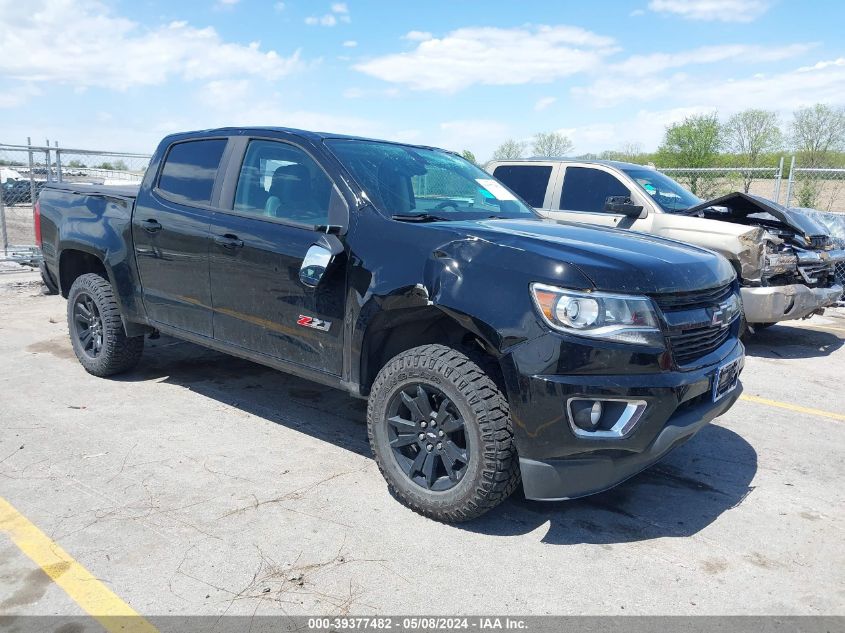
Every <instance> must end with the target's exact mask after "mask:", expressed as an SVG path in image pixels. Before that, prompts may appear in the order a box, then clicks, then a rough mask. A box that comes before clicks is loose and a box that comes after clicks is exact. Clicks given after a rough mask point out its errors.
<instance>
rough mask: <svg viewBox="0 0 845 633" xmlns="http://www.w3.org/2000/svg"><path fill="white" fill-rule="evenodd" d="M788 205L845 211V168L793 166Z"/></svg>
mask: <svg viewBox="0 0 845 633" xmlns="http://www.w3.org/2000/svg"><path fill="white" fill-rule="evenodd" d="M786 206H795V207H807V208H811V209H818V210H820V211H835V212H839V213H845V169H827V168H819V167H793V168H792V169H791V170H790V178H789V187H788V194H787V200H786Z"/></svg>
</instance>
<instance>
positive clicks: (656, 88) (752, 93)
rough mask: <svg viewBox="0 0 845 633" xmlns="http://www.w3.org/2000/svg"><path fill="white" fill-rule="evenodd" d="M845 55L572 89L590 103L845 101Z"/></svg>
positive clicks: (727, 108) (734, 108) (726, 109)
mask: <svg viewBox="0 0 845 633" xmlns="http://www.w3.org/2000/svg"><path fill="white" fill-rule="evenodd" d="M842 86H845V58H839V59H836V60H827V61H820V62H818V63H817V64H815V65H813V66H803V67H800V68H796V69H794V70H788V71H784V72H779V73H774V74H763V73H755V74H754V75H752V76H750V77H745V78H742V79H728V80H725V79H724V78H712V77H701V76H695V77H693V76H689V75H684V74H676V75H674V76H672V77H663V78H660V79H657V78H650V79H648V80H647V81H643V80H641V79H636V78H632V79H631V80H629V81H627V82H626V81H621V80H615V79H612V78H610V79H601V80H598V81H596V82H595V83H593V84H592V85H591V86H589V87H588V88H576V89H573V91H572V92H573V94H574V95H576V96H582V97H584V96H586V97H588V98H589V99H590V100H591V102H592V103H593V104H594V105H599V106H602V105H604V106H611V105H620V104H623V103H630V102H636V101H640V102H648V101H656V100H658V99H659V100H663V101H672V100H677V99H679V98H680V99H682V100H683V101H684V102H686V103H693V104H701V106H702V108H703V109H705V110H711V111H712V110H718V111H719V112H720V114H730V113H732V112H738V111H740V110H744V109H746V108H764V109H767V110H771V109H774V110H779V111H782V112H788V111H791V110H793V109H795V108H798V107H801V106H804V105H810V104H813V103H835V104H845V92H843V90H842Z"/></svg>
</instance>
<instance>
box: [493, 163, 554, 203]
mask: <svg viewBox="0 0 845 633" xmlns="http://www.w3.org/2000/svg"><path fill="white" fill-rule="evenodd" d="M493 175H494V176H495V177H496V178H497V179H498V180H501V181H502V182H503V183H505V184H506V185H507V186H508V187H509V188H510V189H511V190H512V191H514V192H516V193H517V194H519V195H520V196H521V197H522V199H523V200H525V201H526V202H527V203H528V204H530V205H531V206H532V207H542V206H543V202H544V201H545V198H546V189H547V188H548V186H549V176H551V175H552V167H551V165H500V166H499V167H496V169H494V170H493Z"/></svg>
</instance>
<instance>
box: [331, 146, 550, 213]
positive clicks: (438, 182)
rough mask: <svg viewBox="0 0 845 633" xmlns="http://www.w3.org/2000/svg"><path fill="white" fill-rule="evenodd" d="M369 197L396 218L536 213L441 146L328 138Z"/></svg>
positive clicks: (481, 172) (498, 183) (486, 174)
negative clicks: (438, 148)
mask: <svg viewBox="0 0 845 633" xmlns="http://www.w3.org/2000/svg"><path fill="white" fill-rule="evenodd" d="M326 145H328V147H329V148H330V149H331V150H332V152H334V154H335V156H337V158H338V160H340V162H341V163H343V165H344V167H346V168H347V169H348V170H349V172H350V173H351V174H352V176H353V177H354V178H355V180H356V181H357V182H358V184H359V185H361V187H363V189H364V191H365V193H366V194H367V197H368V198H369V199H370V201H371V202H372V203H373V204H374V205H375V206H376V207H377V208H378V209H380V210H381V211H383V212H384V213H386V214H387V215H389V216H392V217H399V218H400V219H413V218H417V217H419V218H427V217H428V218H430V219H442V220H471V219H480V218H490V217H495V218H536V217H538V216H537V214H536V213H534V211H533V209H531V208H530V207H528V206H527V205H526V204H524V203H523V202H522V201H520V200H519V199H518V198H517V197H516V196H515V195H514V194H513V193H512V192H511V191H510V190H509V189H507V188H506V187H505V186H504V185H502V184H501V183H500V182H499V181H498V180H496V179H494V178H493V177H492V176H491V175H490V174H488V173H486V172H483V171H481V169H479V168H478V167H476V166H475V165H473V164H472V163H470V162H469V161H466V160H464V159H463V158H461V157H460V156H455V155H454V154H450V153H448V152H445V151H441V150H433V149H422V148H419V147H411V146H406V145H397V144H394V143H381V142H378V141H357V140H347V139H329V140H327V141H326Z"/></svg>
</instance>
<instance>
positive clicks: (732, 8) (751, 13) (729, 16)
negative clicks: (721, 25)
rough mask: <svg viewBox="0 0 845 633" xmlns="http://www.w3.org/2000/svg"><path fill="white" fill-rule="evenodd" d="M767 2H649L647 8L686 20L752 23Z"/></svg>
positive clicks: (753, 0)
mask: <svg viewBox="0 0 845 633" xmlns="http://www.w3.org/2000/svg"><path fill="white" fill-rule="evenodd" d="M770 4H771V2H769V0H651V1H650V2H649V3H648V8H649V9H651V10H652V11H654V12H656V13H670V14H673V15H678V16H680V17H682V18H686V19H688V20H704V21H717V22H752V21H753V20H755V19H757V18H758V17H760V16H761V15H763V14H764V13H765V12H766V11H768V9H769V6H770Z"/></svg>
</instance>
